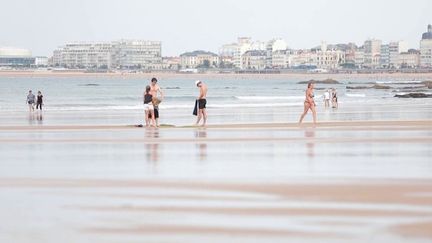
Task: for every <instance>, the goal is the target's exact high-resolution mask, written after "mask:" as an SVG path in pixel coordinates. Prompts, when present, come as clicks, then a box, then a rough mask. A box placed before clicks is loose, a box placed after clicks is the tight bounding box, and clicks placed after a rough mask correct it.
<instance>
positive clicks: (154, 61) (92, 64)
mask: <svg viewBox="0 0 432 243" xmlns="http://www.w3.org/2000/svg"><path fill="white" fill-rule="evenodd" d="M52 62H53V66H60V67H66V68H86V69H89V68H102V69H108V68H119V69H160V68H161V67H162V56H161V42H159V41H146V40H120V41H113V42H78V43H67V44H66V45H64V46H62V47H59V48H58V49H56V50H54V52H53V57H52Z"/></svg>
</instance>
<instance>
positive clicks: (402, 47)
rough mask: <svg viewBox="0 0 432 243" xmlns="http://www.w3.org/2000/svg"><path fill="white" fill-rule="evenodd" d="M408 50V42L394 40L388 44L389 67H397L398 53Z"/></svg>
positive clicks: (398, 62)
mask: <svg viewBox="0 0 432 243" xmlns="http://www.w3.org/2000/svg"><path fill="white" fill-rule="evenodd" d="M407 51H408V44H407V43H406V42H405V41H395V42H390V43H389V44H388V58H389V67H390V68H399V64H400V61H399V54H400V53H402V52H407Z"/></svg>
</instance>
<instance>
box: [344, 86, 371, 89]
mask: <svg viewBox="0 0 432 243" xmlns="http://www.w3.org/2000/svg"><path fill="white" fill-rule="evenodd" d="M346 89H370V87H367V86H346Z"/></svg>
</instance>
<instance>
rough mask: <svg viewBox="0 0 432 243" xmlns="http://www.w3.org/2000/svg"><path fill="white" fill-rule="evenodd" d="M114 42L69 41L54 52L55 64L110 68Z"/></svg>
mask: <svg viewBox="0 0 432 243" xmlns="http://www.w3.org/2000/svg"><path fill="white" fill-rule="evenodd" d="M111 51H112V44H111V43H106V42H95V43H87V42H77V43H67V44H66V45H64V46H62V47H60V48H58V49H57V50H55V51H54V53H53V62H54V63H53V65H54V66H60V67H65V68H108V67H110V66H111Z"/></svg>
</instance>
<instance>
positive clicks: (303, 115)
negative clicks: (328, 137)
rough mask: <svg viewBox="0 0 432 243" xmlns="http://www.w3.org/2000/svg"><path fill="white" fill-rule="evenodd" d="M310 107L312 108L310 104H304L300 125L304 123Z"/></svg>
mask: <svg viewBox="0 0 432 243" xmlns="http://www.w3.org/2000/svg"><path fill="white" fill-rule="evenodd" d="M309 107H310V105H309V103H305V104H304V111H303V114H302V115H301V116H300V121H299V123H300V124H301V123H302V122H303V118H304V117H305V116H306V114H307V112H308V110H309Z"/></svg>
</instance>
